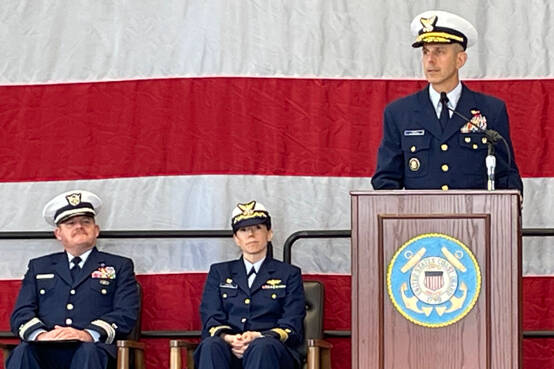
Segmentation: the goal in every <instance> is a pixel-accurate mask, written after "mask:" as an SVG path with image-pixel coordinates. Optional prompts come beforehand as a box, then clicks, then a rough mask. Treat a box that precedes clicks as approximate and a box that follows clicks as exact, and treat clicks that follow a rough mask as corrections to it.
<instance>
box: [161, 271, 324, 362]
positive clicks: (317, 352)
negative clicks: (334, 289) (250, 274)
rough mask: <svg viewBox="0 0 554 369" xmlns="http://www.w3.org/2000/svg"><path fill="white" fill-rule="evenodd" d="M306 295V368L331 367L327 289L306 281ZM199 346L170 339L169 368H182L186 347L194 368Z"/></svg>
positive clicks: (189, 360) (316, 282)
mask: <svg viewBox="0 0 554 369" xmlns="http://www.w3.org/2000/svg"><path fill="white" fill-rule="evenodd" d="M303 284H304V294H305V296H306V317H305V318H304V336H305V337H306V343H305V347H304V348H303V349H302V351H303V353H304V354H305V357H306V360H305V362H304V369H331V347H332V345H331V344H330V343H329V342H327V341H325V340H323V302H324V296H325V289H324V286H323V284H322V283H321V282H319V281H304V283H303ZM197 346H198V344H197V343H192V342H188V341H184V340H171V341H169V352H170V354H169V355H170V356H169V368H170V369H182V362H181V350H182V348H186V350H187V351H186V353H187V369H194V360H193V353H194V349H195V348H196V347H197Z"/></svg>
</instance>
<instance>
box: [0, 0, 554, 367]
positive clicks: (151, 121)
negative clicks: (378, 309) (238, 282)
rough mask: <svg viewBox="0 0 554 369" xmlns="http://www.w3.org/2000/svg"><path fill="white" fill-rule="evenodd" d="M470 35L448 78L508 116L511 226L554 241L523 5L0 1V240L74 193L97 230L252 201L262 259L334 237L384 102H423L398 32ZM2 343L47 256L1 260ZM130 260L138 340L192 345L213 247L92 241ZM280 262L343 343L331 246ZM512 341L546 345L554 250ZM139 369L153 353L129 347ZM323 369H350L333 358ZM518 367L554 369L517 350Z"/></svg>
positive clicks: (547, 125) (30, 246)
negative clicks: (179, 337)
mask: <svg viewBox="0 0 554 369" xmlns="http://www.w3.org/2000/svg"><path fill="white" fill-rule="evenodd" d="M433 8H439V9H443V10H448V11H452V12H454V13H457V14H460V15H462V16H464V17H466V18H467V19H468V20H469V21H471V22H472V23H473V24H474V25H475V27H476V28H477V30H478V31H479V38H478V42H477V44H476V46H474V47H472V48H470V49H469V50H468V54H469V59H468V63H467V64H466V65H465V66H464V68H463V69H462V73H461V76H462V78H463V80H464V81H466V82H467V85H468V86H469V87H470V88H472V89H474V90H478V91H482V92H485V93H489V94H492V95H495V96H497V97H499V98H502V99H503V100H504V101H505V102H506V103H507V107H508V113H509V116H510V120H511V134H512V141H513V143H514V149H515V156H516V160H517V163H518V165H519V168H520V172H521V174H522V176H523V177H524V178H523V180H524V187H525V191H524V208H523V226H524V227H526V228H541V227H542V228H552V227H554V211H553V210H552V209H554V179H553V178H554V144H553V143H552V142H553V140H552V136H554V78H553V77H554V57H553V51H552V50H554V43H553V42H552V40H554V8H553V6H552V4H551V3H550V2H549V1H544V0H528V1H525V2H522V1H518V0H489V1H486V2H483V1H479V0H468V1H463V2H460V1H454V0H439V1H437V0H418V1H414V2H409V1H402V0H389V1H386V2H382V1H379V2H377V1H371V0H369V1H368V0H364V1H362V0H309V1H295V0H279V1H268V0H251V1H234V0H227V1H225V0H219V1H218V0H206V1H193V0H188V1H186V0H168V1H164V2H159V1H154V0H142V1H117V2H112V1H104V0H102V1H86V0H72V1H68V0H52V1H40V2H37V1H31V0H4V1H3V2H2V5H1V6H0V35H1V36H2V37H1V40H2V42H0V126H1V128H2V131H1V134H0V163H1V165H0V189H1V190H0V204H1V206H2V210H1V211H0V230H2V231H44V230H50V229H51V228H50V227H49V226H48V225H47V224H46V223H45V222H44V220H43V219H42V218H41V210H42V207H43V205H44V204H45V203H46V202H47V201H48V200H49V199H50V198H51V197H53V196H54V195H56V194H58V193H61V192H64V191H66V190H70V189H75V188H81V189H87V190H90V191H93V192H95V193H97V194H98V195H99V196H100V197H101V198H102V199H103V200H104V203H105V207H104V208H103V209H102V212H101V214H100V215H99V217H98V223H99V224H100V226H101V228H102V229H104V230H147V229H152V230H197V229H230V224H229V218H230V214H231V210H232V208H233V207H234V206H235V205H236V203H237V202H245V201H249V200H253V199H255V200H258V201H260V202H262V203H263V204H264V205H266V207H268V208H269V210H270V212H271V215H272V218H273V224H274V230H275V238H274V245H275V247H276V251H275V255H276V256H277V257H278V258H280V255H281V250H282V243H283V241H284V240H285V239H286V237H287V236H288V235H290V234H291V233H293V232H295V231H299V230H307V229H318V230H326V229H348V228H350V197H349V192H350V191H351V190H359V189H368V188H370V186H371V185H370V177H371V175H372V173H373V171H374V169H375V163H376V152H377V146H378V145H379V142H380V138H381V124H382V112H383V108H384V107H385V105H386V104H387V103H388V102H390V101H391V100H393V99H395V98H397V97H400V96H403V95H406V94H409V93H412V92H415V91H417V90H418V89H420V88H422V87H423V86H425V82H424V81H423V80H422V73H421V65H420V50H419V49H412V48H411V47H410V45H411V42H412V39H413V37H412V35H411V34H410V32H409V23H410V22H411V20H412V18H413V17H414V16H415V15H416V14H419V13H421V12H422V11H424V10H427V9H433ZM0 247H1V249H0V250H1V257H0V330H8V329H9V314H10V312H11V309H12V307H13V303H14V301H15V296H16V294H17V291H18V289H19V285H20V282H19V281H20V279H21V278H22V276H23V274H24V272H25V270H26V265H27V261H28V260H29V258H31V257H34V256H38V255H43V254H46V253H49V252H54V251H58V250H59V249H60V245H59V244H57V243H56V242H55V241H53V240H52V241H33V240H27V241H0ZM99 248H101V249H102V250H105V251H108V252H113V253H119V254H123V255H126V256H129V257H132V258H133V260H134V261H135V266H136V271H137V273H138V275H139V279H140V281H141V282H142V284H143V288H144V291H145V300H144V311H143V330H198V329H200V322H199V317H198V303H199V299H200V296H199V295H200V291H201V288H202V284H203V282H204V279H205V273H206V271H207V269H208V267H209V265H210V264H211V263H213V262H217V261H222V260H226V259H230V258H234V257H237V256H238V255H239V253H238V249H237V248H236V247H235V246H234V244H233V243H232V241H231V240H228V239H227V240H225V239H223V240H207V239H193V240H177V239H159V240H146V239H133V240H108V239H105V240H100V241H99ZM293 262H294V263H295V264H297V265H298V266H300V267H301V268H302V270H303V272H304V274H306V275H307V276H306V278H316V279H321V280H323V281H324V282H325V284H326V288H327V297H326V303H327V305H326V317H325V328H326V329H329V330H349V329H350V277H349V273H350V244H349V240H318V241H300V242H299V243H298V245H296V246H295V247H294V251H293ZM523 272H524V282H523V308H524V321H523V324H524V327H523V328H524V329H526V330H537V329H554V308H553V307H552V306H554V305H553V304H554V300H553V297H552V296H554V293H553V292H554V279H552V275H554V242H553V240H552V239H548V238H526V239H525V240H524V244H523ZM146 342H147V345H148V350H147V354H146V355H147V365H148V368H149V369H154V368H162V367H167V361H168V356H169V350H168V346H167V340H160V339H149V340H146ZM332 342H333V343H334V345H335V349H334V351H333V358H334V367H335V368H339V369H345V368H349V367H350V359H349V355H350V349H349V347H350V343H349V340H348V339H333V340H332ZM523 348H524V367H525V368H526V369H528V368H547V367H554V354H552V352H554V343H553V342H551V341H549V340H526V341H525V342H524V345H523Z"/></svg>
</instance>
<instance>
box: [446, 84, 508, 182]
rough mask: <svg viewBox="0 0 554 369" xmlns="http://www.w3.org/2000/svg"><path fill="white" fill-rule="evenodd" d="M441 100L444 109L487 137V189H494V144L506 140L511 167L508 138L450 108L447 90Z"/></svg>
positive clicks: (505, 144)
mask: <svg viewBox="0 0 554 369" xmlns="http://www.w3.org/2000/svg"><path fill="white" fill-rule="evenodd" d="M440 101H441V103H442V106H443V109H444V107H446V108H447V109H448V110H450V111H451V112H452V113H454V114H456V115H457V116H458V117H460V118H462V119H463V120H465V121H466V123H469V124H470V125H472V126H473V127H475V128H477V131H478V132H481V133H483V134H484V135H485V137H486V138H487V145H488V153H487V157H486V158H485V166H486V167H487V190H489V191H494V189H495V185H494V170H495V168H496V157H495V156H494V144H496V143H497V142H498V141H502V142H504V146H506V152H507V153H508V167H510V166H511V164H512V157H511V154H510V147H509V146H508V142H506V139H505V138H504V137H502V135H501V134H500V133H498V132H497V131H495V130H494V129H483V128H481V127H479V126H478V125H477V124H475V123H473V122H472V121H471V119H468V118H467V117H466V116H464V115H463V114H461V113H459V112H457V111H456V110H455V109H452V108H450V107H449V106H448V101H449V100H448V96H446V92H444V91H443V92H441V97H440ZM466 123H464V124H466Z"/></svg>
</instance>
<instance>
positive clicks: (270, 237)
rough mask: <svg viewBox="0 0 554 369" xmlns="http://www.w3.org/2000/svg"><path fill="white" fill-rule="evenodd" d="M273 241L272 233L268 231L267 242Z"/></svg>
mask: <svg viewBox="0 0 554 369" xmlns="http://www.w3.org/2000/svg"><path fill="white" fill-rule="evenodd" d="M272 239H273V231H272V230H271V229H270V230H269V231H268V232H267V242H269V241H271V240H272Z"/></svg>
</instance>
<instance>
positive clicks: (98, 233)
mask: <svg viewBox="0 0 554 369" xmlns="http://www.w3.org/2000/svg"><path fill="white" fill-rule="evenodd" d="M94 231H95V232H96V238H98V236H99V235H100V227H99V226H98V224H95V225H94Z"/></svg>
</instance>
